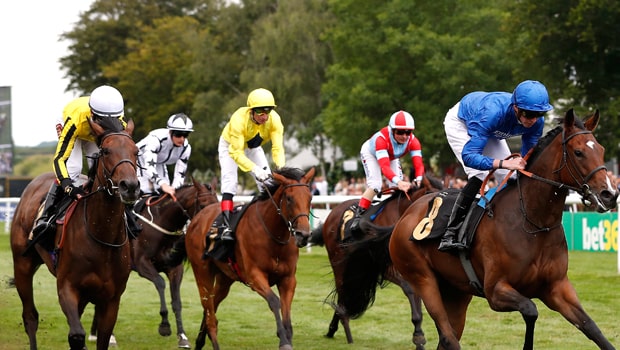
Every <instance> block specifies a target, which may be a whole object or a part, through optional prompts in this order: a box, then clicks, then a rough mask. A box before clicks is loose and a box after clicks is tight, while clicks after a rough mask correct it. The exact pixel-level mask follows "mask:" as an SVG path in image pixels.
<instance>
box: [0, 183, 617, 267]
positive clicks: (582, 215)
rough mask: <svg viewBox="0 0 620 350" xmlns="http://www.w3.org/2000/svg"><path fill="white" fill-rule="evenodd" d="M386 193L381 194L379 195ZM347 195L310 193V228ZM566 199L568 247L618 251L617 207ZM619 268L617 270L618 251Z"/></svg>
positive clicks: (9, 212)
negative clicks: (603, 208)
mask: <svg viewBox="0 0 620 350" xmlns="http://www.w3.org/2000/svg"><path fill="white" fill-rule="evenodd" d="M387 197H388V196H383V198H382V199H385V198H387ZM220 199H221V198H220ZM349 199H359V196H338V195H333V196H313V197H312V205H313V208H312V213H311V215H310V224H311V226H312V228H315V227H318V225H320V223H321V222H322V221H324V220H325V218H327V215H329V212H330V208H331V207H332V206H335V205H338V204H340V203H342V202H344V201H347V200H349ZM382 199H379V200H382ZM234 200H235V203H236V204H241V203H247V202H249V201H251V200H252V196H235V198H234ZM18 202H19V198H14V197H10V198H0V221H4V228H5V229H4V232H6V233H7V234H8V233H9V232H10V229H11V220H12V218H13V212H14V211H15V207H16V206H17V203H18ZM565 203H566V206H567V211H565V212H564V215H563V218H562V223H563V226H564V230H565V233H566V240H567V244H568V248H569V250H585V251H607V252H620V249H619V247H620V228H619V227H618V226H619V225H618V223H619V222H620V211H614V212H607V213H595V212H579V211H577V210H576V208H577V204H579V203H581V198H580V197H579V195H577V194H570V195H569V196H568V197H567V198H566V202H565ZM618 272H619V273H620V253H618Z"/></svg>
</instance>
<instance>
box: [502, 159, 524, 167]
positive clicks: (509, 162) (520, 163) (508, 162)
mask: <svg viewBox="0 0 620 350" xmlns="http://www.w3.org/2000/svg"><path fill="white" fill-rule="evenodd" d="M526 165H527V162H526V161H525V159H523V158H521V157H515V158H510V159H504V161H503V162H502V168H504V169H508V170H523V169H525V166H526Z"/></svg>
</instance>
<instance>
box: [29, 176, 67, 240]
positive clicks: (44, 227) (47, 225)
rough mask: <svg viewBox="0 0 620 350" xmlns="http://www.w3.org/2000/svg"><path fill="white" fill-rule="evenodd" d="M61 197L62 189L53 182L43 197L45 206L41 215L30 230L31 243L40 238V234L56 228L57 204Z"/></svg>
mask: <svg viewBox="0 0 620 350" xmlns="http://www.w3.org/2000/svg"><path fill="white" fill-rule="evenodd" d="M62 197H63V192H62V188H61V187H60V185H59V184H57V183H56V182H54V183H53V184H52V185H51V186H50V189H49V191H48V192H47V197H45V205H44V207H43V213H41V216H39V218H38V219H37V221H36V224H35V227H34V229H32V235H33V237H32V241H37V240H38V238H40V237H39V236H41V237H42V233H47V232H51V231H53V230H54V229H55V228H56V223H55V220H56V215H57V211H56V209H57V204H58V202H59V201H60V199H61V198H62Z"/></svg>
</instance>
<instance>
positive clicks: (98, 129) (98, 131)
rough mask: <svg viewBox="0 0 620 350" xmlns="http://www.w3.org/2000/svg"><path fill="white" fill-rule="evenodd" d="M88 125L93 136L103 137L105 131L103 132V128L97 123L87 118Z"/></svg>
mask: <svg viewBox="0 0 620 350" xmlns="http://www.w3.org/2000/svg"><path fill="white" fill-rule="evenodd" d="M88 124H90V128H91V130H92V131H93V133H94V134H95V136H101V135H103V133H104V131H105V130H103V127H102V126H101V125H99V124H98V123H95V121H94V120H93V119H92V118H88Z"/></svg>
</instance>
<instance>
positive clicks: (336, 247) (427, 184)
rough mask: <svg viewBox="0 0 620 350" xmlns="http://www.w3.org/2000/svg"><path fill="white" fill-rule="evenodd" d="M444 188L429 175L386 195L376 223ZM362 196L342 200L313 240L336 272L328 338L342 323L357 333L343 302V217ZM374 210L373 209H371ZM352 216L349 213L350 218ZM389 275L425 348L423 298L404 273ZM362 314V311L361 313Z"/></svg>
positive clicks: (419, 345)
mask: <svg viewBox="0 0 620 350" xmlns="http://www.w3.org/2000/svg"><path fill="white" fill-rule="evenodd" d="M442 188H443V184H442V183H441V182H440V181H439V180H436V179H433V178H430V177H428V176H425V177H424V178H423V180H422V183H421V186H420V187H419V188H415V189H414V188H412V190H411V191H410V193H405V192H403V191H399V190H395V191H393V193H392V195H391V196H390V197H389V198H387V199H385V200H384V201H383V202H382V204H381V205H380V206H381V207H382V209H381V210H380V211H379V212H378V214H377V215H376V217H375V219H374V221H373V222H374V223H375V224H377V225H382V226H389V225H392V224H393V223H394V222H396V221H397V220H398V219H399V217H400V215H401V214H402V213H403V212H404V211H405V210H406V209H407V208H408V207H409V205H410V204H411V203H412V202H413V201H415V200H416V199H418V198H420V197H421V196H423V195H424V194H426V193H429V192H436V191H439V190H441V189H442ZM358 202H359V199H350V200H347V201H345V202H342V203H340V204H338V205H337V206H336V207H334V208H333V209H332V210H331V211H330V213H329V215H328V216H327V218H326V219H325V222H324V223H322V224H320V225H319V226H318V227H317V228H315V229H314V230H313V231H312V235H311V236H310V240H309V243H310V244H313V245H319V246H322V245H324V246H325V249H326V250H327V255H328V257H329V262H330V264H331V267H332V271H333V274H334V282H335V288H334V291H332V293H331V294H330V296H331V297H332V299H335V303H334V302H333V301H332V302H331V304H332V305H333V307H334V309H335V310H334V315H333V317H332V320H331V322H330V324H329V329H328V331H327V334H326V335H325V336H326V337H328V338H333V337H334V334H335V333H336V331H338V323H339V322H340V323H342V328H344V332H345V335H346V337H347V342H348V343H349V344H350V343H353V336H352V335H351V328H350V326H349V320H350V317H349V315H348V314H347V310H346V308H345V307H344V306H343V302H342V295H341V293H340V288H341V286H342V281H343V267H344V266H343V265H342V264H341V262H342V261H343V259H344V256H345V255H346V254H347V250H346V243H344V242H343V240H342V237H341V231H342V230H341V227H342V220H343V218H344V216H345V213H346V212H349V211H350V209H351V207H352V206H355V205H357V203H358ZM371 210H372V209H371ZM350 218H351V217H350V216H349V217H348V219H350ZM387 279H388V280H389V281H391V282H393V283H395V284H397V285H398V286H399V287H400V288H401V289H402V290H403V293H405V296H407V299H408V300H409V304H410V306H411V323H413V325H414V332H413V336H412V339H413V340H412V341H413V343H414V344H415V345H416V349H417V350H422V349H424V344H426V338H425V337H424V332H423V331H422V312H421V310H422V305H421V301H420V298H419V297H417V296H416V295H415V294H414V293H413V289H411V286H409V284H408V283H405V281H404V280H403V279H402V278H401V277H400V275H399V274H398V273H396V272H395V271H394V270H393V269H392V268H391V267H388V269H387ZM360 316H361V315H360Z"/></svg>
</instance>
